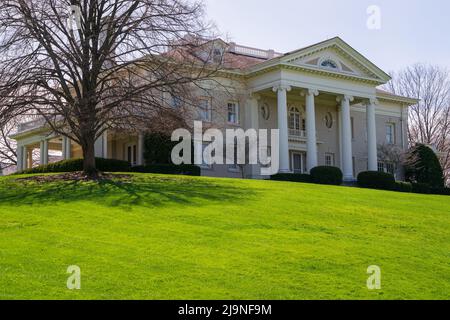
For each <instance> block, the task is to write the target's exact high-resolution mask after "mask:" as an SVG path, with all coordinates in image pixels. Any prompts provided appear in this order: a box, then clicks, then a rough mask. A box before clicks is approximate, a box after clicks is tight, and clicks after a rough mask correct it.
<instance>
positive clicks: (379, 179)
mask: <svg viewBox="0 0 450 320" xmlns="http://www.w3.org/2000/svg"><path fill="white" fill-rule="evenodd" d="M358 186H360V187H362V188H370V189H380V190H395V187H396V185H395V178H394V176H393V175H392V174H389V173H385V172H378V171H365V172H361V173H360V174H359V175H358Z"/></svg>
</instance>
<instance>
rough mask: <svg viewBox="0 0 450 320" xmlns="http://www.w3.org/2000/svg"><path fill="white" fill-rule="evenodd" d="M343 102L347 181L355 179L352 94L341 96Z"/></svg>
mask: <svg viewBox="0 0 450 320" xmlns="http://www.w3.org/2000/svg"><path fill="white" fill-rule="evenodd" d="M338 101H340V102H341V117H342V119H341V123H342V161H343V166H342V169H343V170H342V171H343V174H344V180H345V181H353V180H354V177H353V152H352V128H351V120H350V102H351V101H353V97H351V96H347V95H346V96H343V97H339V98H338Z"/></svg>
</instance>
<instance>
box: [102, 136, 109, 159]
mask: <svg viewBox="0 0 450 320" xmlns="http://www.w3.org/2000/svg"><path fill="white" fill-rule="evenodd" d="M102 155H103V158H104V159H108V131H105V132H103V135H102Z"/></svg>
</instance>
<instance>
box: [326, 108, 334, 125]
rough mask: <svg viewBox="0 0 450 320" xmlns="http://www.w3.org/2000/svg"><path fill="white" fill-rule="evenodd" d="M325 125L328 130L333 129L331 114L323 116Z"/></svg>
mask: <svg viewBox="0 0 450 320" xmlns="http://www.w3.org/2000/svg"><path fill="white" fill-rule="evenodd" d="M325 125H326V126H327V128H328V129H331V128H333V115H332V114H331V112H327V114H326V116H325Z"/></svg>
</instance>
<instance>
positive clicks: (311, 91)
mask: <svg viewBox="0 0 450 320" xmlns="http://www.w3.org/2000/svg"><path fill="white" fill-rule="evenodd" d="M300 95H301V96H302V97H304V96H306V95H308V96H315V97H317V96H318V95H319V90H317V89H312V88H306V89H304V90H302V91H300Z"/></svg>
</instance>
